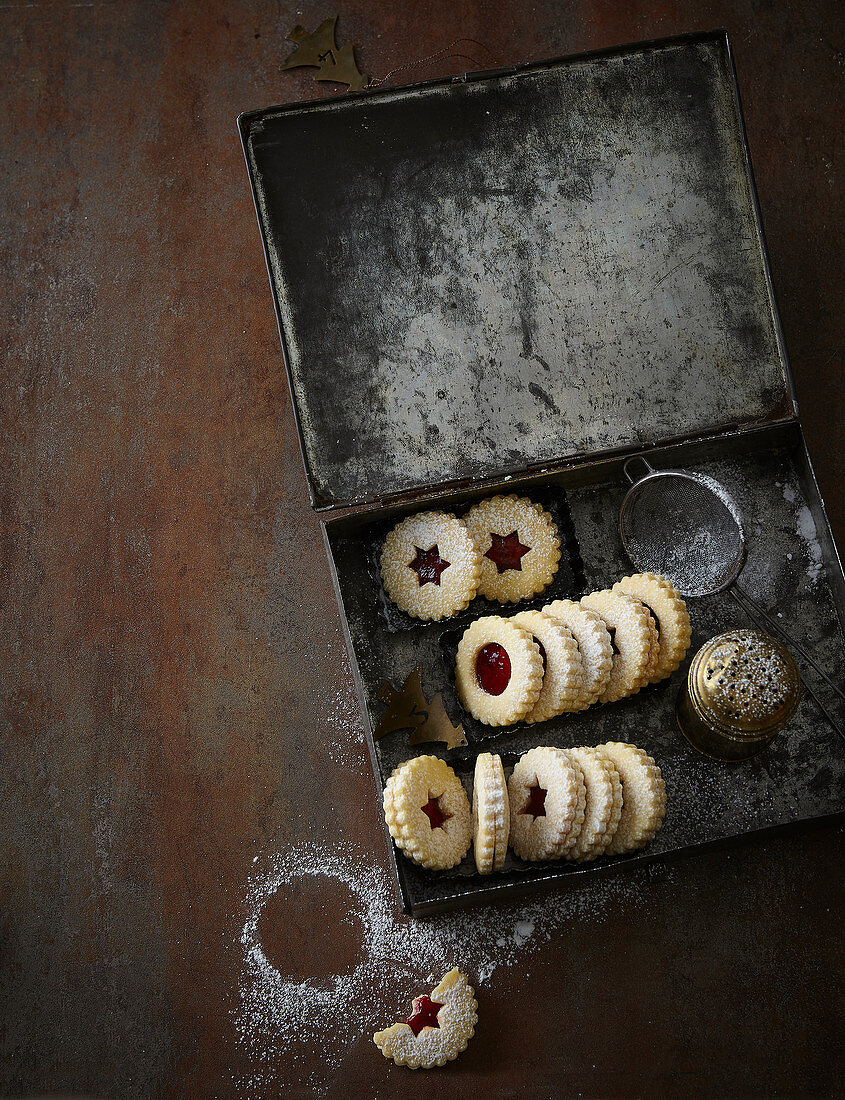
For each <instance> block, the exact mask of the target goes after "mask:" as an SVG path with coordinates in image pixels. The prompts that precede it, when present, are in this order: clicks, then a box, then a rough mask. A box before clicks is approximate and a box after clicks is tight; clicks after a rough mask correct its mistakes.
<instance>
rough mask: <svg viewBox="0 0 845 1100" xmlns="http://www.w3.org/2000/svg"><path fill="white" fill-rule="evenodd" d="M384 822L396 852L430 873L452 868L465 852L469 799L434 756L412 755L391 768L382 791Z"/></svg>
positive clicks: (469, 831) (469, 828) (468, 836)
mask: <svg viewBox="0 0 845 1100" xmlns="http://www.w3.org/2000/svg"><path fill="white" fill-rule="evenodd" d="M384 817H385V821H386V822H387V827H388V829H389V830H390V835H391V836H392V837H393V839H394V840H395V841H396V845H397V847H398V848H400V849H401V850H402V852H404V854H405V855H406V856H407V857H408V859H410V860H413V862H414V863H419V864H420V866H421V867H426V868H428V869H429V870H431V871H446V870H448V869H449V868H450V867H454V866H455V865H456V864H458V863H460V862H461V860H462V859H463V858H464V856H465V855H466V854H467V852H468V850H469V846H470V842H471V840H472V814H471V811H470V806H469V799H468V798H467V796H466V791H465V790H464V788H463V785H462V784H461V781H460V779H458V777H457V775H455V773H454V771H453V770H452V769H451V768H450V767H449V765H448V764H447V763H446V762H445V761H444V760H441V759H440V757H438V756H417V757H415V758H414V759H413V760H408V761H407V762H406V763H404V764H400V765H399V767H398V768H396V770H395V771H394V772H393V774H392V775H391V777H390V778H389V779H388V781H387V784H386V786H385V788H384Z"/></svg>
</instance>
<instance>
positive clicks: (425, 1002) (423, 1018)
mask: <svg viewBox="0 0 845 1100" xmlns="http://www.w3.org/2000/svg"><path fill="white" fill-rule="evenodd" d="M442 1007H443V1005H442V1004H440V1005H439V1004H438V1003H437V1001H432V1000H431V998H430V997H426V996H425V994H423V996H422V997H416V998H415V999H414V1011H413V1013H412V1014H411V1015H410V1016H409V1017H408V1019H407V1020H406V1021H405V1023H406V1024H407V1025H408V1027H409V1028H410V1029H411V1031H413V1033H414V1035H419V1033H420V1032H421V1031H422V1029H423V1028H424V1027H440V1021H439V1020H438V1019H437V1013H438V1012H439V1011H440V1009H441V1008H442Z"/></svg>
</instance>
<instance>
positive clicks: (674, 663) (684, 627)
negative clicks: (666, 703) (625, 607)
mask: <svg viewBox="0 0 845 1100" xmlns="http://www.w3.org/2000/svg"><path fill="white" fill-rule="evenodd" d="M613 591H614V592H624V593H625V594H626V595H628V596H633V597H634V598H635V599H638V600H640V602H641V603H643V604H644V605H645V606H646V607H647V608H648V610H649V611H650V612H651V615H652V617H653V618H654V624H655V626H656V627H657V634H658V639H659V642H660V647H659V652H658V658H657V664H656V667H655V668H654V670H653V672H652V674H651V678H650V680H649V683H652V684H656V683H658V682H659V681H660V680H665V679H666V677H667V676H671V674H672V673H673V672H674V671H675V670H676V669H677V668H678V666H679V665H680V663H681V661H683V659H684V657H685V656H686V652H687V650H688V649H689V644H690V636H691V629H690V620H689V612H688V611H687V605H686V604H685V603H684V600H683V597H682V596H681V594H680V592H679V591H678V590H677V588H675V586H674V585H673V584H671V583H670V582H669V581H667V580H666V578H665V577H661V576H660V575H659V574H657V573H635V574H634V576H632V577H623V578H622V580H620V581H617V582H616V584H614V586H613Z"/></svg>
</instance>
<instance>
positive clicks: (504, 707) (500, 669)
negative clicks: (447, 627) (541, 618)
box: [455, 615, 543, 726]
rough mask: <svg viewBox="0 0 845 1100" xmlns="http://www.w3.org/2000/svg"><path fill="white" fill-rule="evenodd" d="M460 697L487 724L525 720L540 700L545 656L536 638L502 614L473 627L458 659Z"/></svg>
mask: <svg viewBox="0 0 845 1100" xmlns="http://www.w3.org/2000/svg"><path fill="white" fill-rule="evenodd" d="M455 686H456V687H457V691H458V698H459V699H460V701H461V703H462V705H463V706H464V707H465V708H466V710H468V711H469V713H470V714H471V715H472V716H473V717H474V718H477V719H478V721H479V722H483V723H484V724H485V725H487V726H508V725H510V724H511V723H513V722H521V721H522V719H523V718H525V716H526V714H528V713H529V712H530V711H531V710H532V708H533V707H534V704H535V703H536V702H537V700H538V699H539V697H540V692H541V691H542V688H543V658H542V657H541V655H540V647H539V646H538V645H537V643H536V642H535V641H534V639H533V638H532V636H531V634H530V633H529V632H528V631H527V630H525V629H524V628H523V627H521V626H517V625H516V623H514V622H510V621H509V620H507V619H504V618H502V617H501V616H500V615H485V616H483V617H482V618H480V619H476V620H475V622H474V623H471V624H470V625H469V626H468V627H467V629H466V630H465V631H464V633H463V637H462V638H461V640H460V642H459V643H458V654H457V658H456V660H455Z"/></svg>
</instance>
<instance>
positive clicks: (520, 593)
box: [464, 493, 560, 603]
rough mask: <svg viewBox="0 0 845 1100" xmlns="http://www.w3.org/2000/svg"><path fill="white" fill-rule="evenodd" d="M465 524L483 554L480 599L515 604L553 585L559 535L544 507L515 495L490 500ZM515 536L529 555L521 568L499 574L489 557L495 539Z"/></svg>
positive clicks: (476, 508) (471, 512)
mask: <svg viewBox="0 0 845 1100" xmlns="http://www.w3.org/2000/svg"><path fill="white" fill-rule="evenodd" d="M464 523H466V525H467V527H468V528H469V531H470V534H471V535H472V538H473V540H474V542H475V545H476V546H477V547H478V551H479V554H480V555H481V579H480V581H479V583H478V594H479V596H486V597H487V599H488V600H498V602H499V603H516V602H517V600H526V599H529V598H530V597H531V596H536V595H537V593H538V592H542V591H543V589H544V588H546V587H548V585H549V584H550V583H551V581H552V579H553V578H554V575H555V573H557V570H558V565H559V563H560V534H559V532H558V529H557V524H556V523H555V521H554V520H553V519H552V517H551V516H550V515H549V513H548V512H547V511H546V510H545V509H544V508H543V507H542V505H540V504H536V503H535V502H534V501H533V500H529V498H528V497H518V496H517V495H516V494H515V493H511V494H510V495H509V496H494V497H487V499H486V500H481V501H479V502H478V504H474V505H473V506H472V508H470V510H469V511H468V512H467V514H466V515H465V516H464ZM513 533H516V535H517V537H518V538H519V541H520V543H521V544H522V545H523V546H527V547H528V548H529V549H528V553H526V554H525V555H523V557H522V558H521V559H520V563H519V569H505V571H504V572H502V573H500V572H499V568H498V566H497V565H496V563H495V562H494V561H493V560H492V559H491V558H488V557H487V556H486V555H487V552H488V551H489V550H490V548H491V546H492V545H493V538H492V536H493V535H494V534H495V535H499V536H502V537H507V536H508V535H511V534H513Z"/></svg>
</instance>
